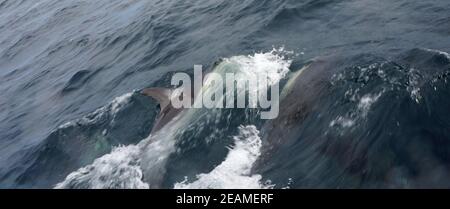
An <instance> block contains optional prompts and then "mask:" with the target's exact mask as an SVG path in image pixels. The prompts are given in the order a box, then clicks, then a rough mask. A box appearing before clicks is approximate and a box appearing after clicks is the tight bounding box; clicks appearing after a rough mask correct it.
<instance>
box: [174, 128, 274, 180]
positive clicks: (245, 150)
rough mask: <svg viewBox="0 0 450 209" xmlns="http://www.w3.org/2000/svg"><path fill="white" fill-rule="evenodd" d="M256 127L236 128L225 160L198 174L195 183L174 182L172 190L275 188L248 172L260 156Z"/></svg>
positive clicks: (259, 140) (259, 142)
mask: <svg viewBox="0 0 450 209" xmlns="http://www.w3.org/2000/svg"><path fill="white" fill-rule="evenodd" d="M258 135H259V131H258V130H257V128H256V127H255V126H241V127H239V135H237V136H235V137H234V141H235V145H234V147H233V148H231V149H230V152H229V153H228V156H227V157H226V159H225V160H224V161H223V162H222V163H221V164H220V165H219V166H217V167H216V168H214V170H213V171H211V172H210V173H207V174H199V175H198V176H197V180H196V181H194V182H192V183H189V182H188V179H186V180H185V181H183V182H179V183H176V184H175V185H174V188H175V189H268V188H273V187H274V185H270V184H262V183H261V179H262V176H261V175H257V174H255V175H252V174H251V173H250V172H251V169H252V166H253V164H254V163H255V162H256V160H257V159H258V157H259V156H260V155H261V146H262V145H261V144H262V142H261V139H260V137H259V136H258Z"/></svg>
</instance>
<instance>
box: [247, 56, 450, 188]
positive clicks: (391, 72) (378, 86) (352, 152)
mask: <svg viewBox="0 0 450 209" xmlns="http://www.w3.org/2000/svg"><path fill="white" fill-rule="evenodd" d="M449 75H450V56H449V55H448V54H446V53H443V52H439V51H434V50H427V49H413V50H409V51H407V52H406V53H404V54H401V55H400V56H396V57H394V58H392V59H390V60H387V59H384V58H381V57H378V56H373V55H369V54H367V55H357V56H353V57H351V56H349V57H326V58H318V59H316V60H314V61H312V62H311V63H310V64H309V65H306V67H304V68H303V69H302V70H299V71H297V72H296V73H294V75H293V76H292V78H291V79H290V80H289V81H288V83H287V84H286V86H285V88H284V89H283V92H282V97H281V101H280V110H281V111H280V115H279V117H278V118H277V119H275V120H271V121H267V122H266V123H265V125H264V126H263V128H262V130H261V131H262V132H261V135H262V138H263V143H264V144H263V153H262V155H261V157H260V159H259V161H258V162H257V163H256V164H255V165H254V168H253V172H254V173H258V174H261V175H262V176H264V177H265V178H267V179H270V180H272V181H274V182H286V183H287V182H288V179H291V180H292V182H291V183H290V186H291V187H294V188H411V187H412V188H424V187H425V188H430V187H432V188H440V187H448V186H449V185H450V180H448V178H446V176H448V175H450V169H449V167H448V165H449V163H450V160H449V159H448V153H450V148H449V146H448V144H449V142H448V140H449V139H450V134H449V133H450V132H448V124H450V119H448V114H449V112H448V109H445V108H437V107H436V106H433V107H435V108H433V109H430V106H429V105H431V104H439V105H442V106H445V107H447V106H448V105H450V99H449V98H448V97H443V96H442V95H448V94H449V93H450V88H449V86H448V84H447V80H448V77H449ZM439 95H441V96H439ZM431 106H432V105H431Z"/></svg>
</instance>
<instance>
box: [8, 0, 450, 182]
mask: <svg viewBox="0 0 450 209" xmlns="http://www.w3.org/2000/svg"><path fill="white" fill-rule="evenodd" d="M449 34H450V2H449V1H446V0H436V1H418V0H399V1H387V0H381V1H376V0H354V1H350V0H349V1H339V0H336V1H331V0H330V1H327V0H311V1H309V0H296V1H294V0H272V1H265V0H258V1H257V0H248V1H228V0H227V1H225V0H223V1H221V0H213V1H206V0H197V1H173V0H164V1H156V0H130V1H114V0H98V1H81V0H37V1H34V0H0V187H1V188H30V187H31V188H42V187H44V188H47V187H54V186H55V185H56V184H57V183H60V182H62V181H64V180H65V179H66V177H67V176H68V175H69V174H70V173H72V172H74V171H77V170H78V169H79V168H81V167H84V166H87V165H90V164H92V163H93V162H94V160H95V159H98V158H100V157H101V156H103V155H105V154H108V153H111V151H112V149H113V147H117V146H119V145H130V144H137V143H139V142H141V141H142V140H143V139H145V138H146V137H147V136H148V135H149V133H150V130H151V127H152V125H153V121H154V119H155V117H156V115H157V112H158V108H157V106H156V104H155V103H154V101H152V100H150V99H148V98H145V97H143V96H141V95H139V94H137V93H136V92H135V90H138V89H142V88H144V87H150V86H166V87H167V86H169V81H170V76H171V74H172V72H178V71H186V72H192V68H193V66H194V64H202V65H204V66H205V67H206V68H208V67H211V66H212V65H213V63H215V62H217V61H219V60H220V59H221V58H230V57H233V56H238V55H253V54H255V52H269V51H271V50H272V49H273V48H279V47H284V48H285V50H287V51H293V52H294V53H295V54H296V56H291V57H289V58H288V59H290V60H292V65H291V66H290V70H291V71H292V73H294V72H296V71H297V70H298V69H300V68H301V67H303V66H304V64H305V63H307V62H308V60H310V59H312V58H314V57H317V56H328V55H332V56H335V55H337V56H339V57H340V58H339V61H336V62H335V63H334V64H335V65H331V66H330V68H332V71H331V72H328V71H327V73H325V74H320V73H316V74H318V75H314V74H312V75H311V77H312V78H311V79H310V80H312V81H314V77H315V76H319V77H321V78H322V79H323V80H322V81H323V82H324V83H323V85H320V86H321V87H322V88H319V89H316V88H312V89H310V91H311V92H315V94H314V99H311V102H310V103H308V105H307V109H306V110H304V111H303V113H302V114H300V115H299V116H298V117H294V119H289V120H288V119H286V120H284V119H283V118H279V119H278V120H279V121H280V123H277V124H276V126H271V124H273V123H274V122H273V121H272V122H271V121H261V120H258V119H257V118H258V117H257V116H255V114H254V113H251V112H250V113H248V112H247V114H244V113H243V112H239V111H237V112H233V111H231V112H229V113H228V112H227V113H222V114H220V115H218V116H217V115H216V117H217V118H218V119H217V121H218V122H217V121H216V122H209V121H206V122H204V123H202V122H201V121H203V119H205V120H206V119H208V118H203V117H198V118H196V120H194V122H192V123H193V124H194V125H193V127H191V129H188V130H187V131H185V132H183V133H181V134H180V135H177V138H178V141H177V144H176V145H175V146H176V147H177V151H176V152H173V153H171V154H170V155H169V157H168V160H167V162H166V163H165V164H164V165H163V166H164V168H165V169H164V170H165V171H164V172H163V173H158V175H160V176H159V177H158V178H159V180H158V181H159V182H160V183H159V184H160V185H159V186H158V187H168V188H172V187H173V186H174V184H176V183H177V182H182V181H183V179H184V177H185V176H187V177H188V182H194V181H195V179H196V175H198V174H201V173H204V174H205V173H206V174H208V173H209V174H211V175H210V176H214V175H213V174H215V173H214V172H213V171H217V170H219V171H223V170H227V169H221V167H220V166H218V165H219V164H221V163H222V162H229V161H227V160H226V159H229V158H228V157H229V155H228V157H227V154H228V153H230V152H231V151H232V150H235V151H236V150H239V148H240V146H239V145H238V144H236V145H233V143H234V141H233V138H232V136H237V138H239V137H240V138H251V136H253V135H252V133H254V130H253V129H251V128H250V129H245V128H243V129H241V130H240V131H239V129H238V127H239V125H255V127H256V128H257V129H258V130H259V131H260V134H259V136H260V137H261V140H262V144H263V145H262V146H263V148H262V153H260V154H261V156H259V160H258V162H257V163H255V164H251V165H253V168H252V171H251V173H250V174H249V173H246V172H244V173H245V175H244V176H246V175H247V176H250V177H254V176H252V175H253V174H254V175H261V180H260V181H261V182H265V181H268V180H270V181H271V183H270V184H274V185H276V186H275V187H277V188H278V187H285V186H287V185H288V186H290V187H293V188H304V187H306V188H317V187H319V188H359V187H364V188H367V187H384V188H392V187H393V188H408V187H449V185H450V179H449V178H448V176H449V168H450V167H449V166H450V164H449V162H450V159H449V157H448V156H450V155H449V153H450V150H449V149H450V144H449V143H450V141H449V140H450V136H449V133H450V119H449V117H448V116H449V115H450V110H449V109H448V107H449V106H450V99H449V98H450V97H449V96H450V95H449V94H450V91H449V90H450V89H449V84H448V83H447V79H448V76H449V75H450V73H449V71H450V68H449V67H450V66H449V63H450V59H449V56H448V54H446V53H445V52H450V39H449V38H448V37H449ZM325 75H327V76H325ZM286 80H287V79H286ZM286 80H283V81H282V82H285V81H286ZM303 82H308V80H305V81H303ZM300 95H301V94H300ZM294 96H295V94H294ZM115 98H116V99H115ZM298 99H301V98H298ZM291 100H292V101H295V100H294V99H291ZM287 101H289V100H287ZM308 101H309V100H308ZM288 103H293V102H288ZM294 104H295V103H294ZM282 106H283V104H282ZM230 115H231V116H232V117H231V118H232V119H231V120H229V118H228V117H225V116H230ZM294 115H295V114H294ZM281 116H283V114H281ZM209 119H210V118H209ZM283 120H284V121H283ZM268 127H275V128H272V129H271V128H268ZM277 129H285V130H286V129H288V130H290V132H289V134H287V136H285V137H280V136H278V135H277V133H279V132H280V130H277ZM199 130H201V131H199ZM246 131H248V132H246ZM276 139H284V140H283V141H277V140H276ZM229 146H232V147H233V148H229ZM243 147H246V146H244V145H243ZM266 147H272V148H271V150H270V151H267V152H265V151H264V150H266ZM230 150H231V151H230ZM244 150H247V149H244ZM145 151H148V152H151V150H145ZM247 151H248V150H247ZM113 153H114V152H113ZM231 153H233V152H231ZM230 155H231V154H230ZM250 158H251V156H250ZM143 161H145V160H143ZM244 161H245V160H244ZM108 162H109V161H108ZM133 163H134V161H133ZM133 163H130V162H129V164H133ZM141 163H143V164H144V162H141ZM94 164H95V163H94ZM100 164H101V163H100ZM106 164H107V163H106ZM118 164H119V165H122V164H121V162H119V163H118ZM224 164H226V163H224ZM95 165H97V164H95ZM226 165H227V164H226ZM231 165H234V164H231ZM97 167H98V166H97ZM117 167H120V166H116V167H114V166H113V167H112V168H111V169H112V170H113V171H115V169H117ZM224 167H226V166H224ZM95 168H96V166H93V167H91V168H90V169H91V170H92V172H91V173H93V172H94V171H95ZM148 169H150V170H151V168H148ZM143 170H144V171H143V174H142V175H143V176H144V177H143V178H142V179H144V181H145V179H148V178H153V177H152V176H151V175H156V174H154V173H151V172H150V173H148V172H147V173H146V171H145V169H143ZM119 171H121V170H120V169H119ZM81 173H83V172H81ZM85 173H89V172H87V171H86V172H85ZM119 173H120V172H119ZM125 173H126V172H125ZM138 173H139V172H138ZM218 173H220V174H223V173H221V172H218ZM114 175H115V174H114ZM114 175H112V174H111V175H109V174H102V175H100V177H99V178H98V179H100V180H101V179H105V178H106V179H107V177H105V176H114ZM137 176H138V177H139V175H137ZM215 176H216V177H217V178H218V179H223V178H224V177H223V176H221V175H215ZM155 178H156V177H155ZM78 181H80V179H77V180H74V181H72V182H69V183H68V184H67V185H66V186H67V187H93V185H97V186H98V187H110V188H111V187H112V188H121V187H134V186H136V185H134V184H133V185H131V186H130V185H128V184H121V183H120V182H119V183H117V182H113V183H111V182H109V183H108V184H101V183H98V182H97V183H93V181H92V182H90V180H87V182H90V183H79V182H78ZM118 181H119V180H118ZM149 181H150V180H149ZM205 181H206V180H205ZM74 182H75V183H74ZM77 182H78V183H77ZM209 182H210V181H209ZM103 183H104V182H103ZM185 184H188V183H187V182H184V184H183V185H185ZM267 184H269V183H267ZM192 185H193V186H198V187H202V186H203V185H195V184H192ZM227 185H233V184H232V182H231V183H230V184H227ZM150 187H152V186H151V185H150ZM210 187H214V186H210Z"/></svg>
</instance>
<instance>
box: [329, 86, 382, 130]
mask: <svg viewBox="0 0 450 209" xmlns="http://www.w3.org/2000/svg"><path fill="white" fill-rule="evenodd" d="M355 92H358V91H355ZM383 93H384V91H381V92H380V93H377V94H366V95H364V96H362V97H361V98H360V99H359V101H358V104H357V106H356V111H355V112H354V113H353V114H349V115H347V116H341V115H340V116H337V117H336V119H334V120H332V121H331V122H330V127H336V126H337V127H341V128H351V127H353V126H354V125H355V124H356V122H357V121H358V120H362V119H365V118H366V117H367V115H368V114H369V112H370V109H371V107H372V105H373V104H375V103H376V102H377V101H378V99H379V98H380V97H381V96H382V95H383ZM351 98H355V97H354V96H351Z"/></svg>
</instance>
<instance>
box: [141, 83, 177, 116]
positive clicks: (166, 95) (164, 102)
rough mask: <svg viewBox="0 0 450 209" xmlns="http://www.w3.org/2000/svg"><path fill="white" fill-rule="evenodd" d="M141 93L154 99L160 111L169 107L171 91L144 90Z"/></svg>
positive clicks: (159, 89) (164, 89) (165, 89)
mask: <svg viewBox="0 0 450 209" xmlns="http://www.w3.org/2000/svg"><path fill="white" fill-rule="evenodd" d="M141 93H142V94H143V95H146V96H149V97H151V98H153V99H155V100H156V101H157V102H158V103H159V105H160V106H161V111H163V110H164V109H165V108H166V107H167V106H169V104H170V98H171V96H172V90H171V89H167V88H146V89H143V90H142V91H141Z"/></svg>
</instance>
